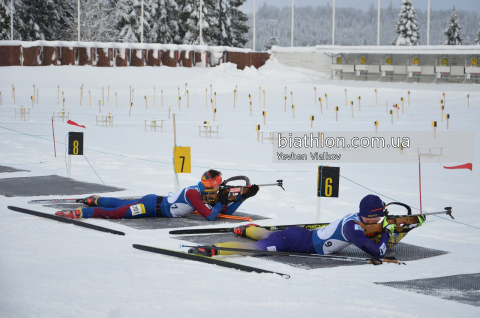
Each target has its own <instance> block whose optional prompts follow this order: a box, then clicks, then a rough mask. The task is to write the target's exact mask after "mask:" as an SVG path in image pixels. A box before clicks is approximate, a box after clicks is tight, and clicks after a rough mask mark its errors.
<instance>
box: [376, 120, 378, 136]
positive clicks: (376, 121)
mask: <svg viewBox="0 0 480 318" xmlns="http://www.w3.org/2000/svg"><path fill="white" fill-rule="evenodd" d="M377 128H378V120H376V121H375V133H377V131H378V130H377Z"/></svg>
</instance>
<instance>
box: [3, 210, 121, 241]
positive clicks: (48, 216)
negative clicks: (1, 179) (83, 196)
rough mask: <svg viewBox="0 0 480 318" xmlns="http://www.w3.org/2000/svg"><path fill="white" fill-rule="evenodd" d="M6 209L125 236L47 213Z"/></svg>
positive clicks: (114, 231)
mask: <svg viewBox="0 0 480 318" xmlns="http://www.w3.org/2000/svg"><path fill="white" fill-rule="evenodd" d="M8 209H10V210H12V211H15V212H20V213H25V214H30V215H35V216H38V217H42V218H46V219H50V220H54V221H58V222H63V223H69V224H73V225H76V226H80V227H85V228H87V229H91V230H96V231H100V232H105V233H112V234H117V235H125V233H123V232H120V231H116V230H112V229H109V228H106V227H102V226H98V225H93V224H89V223H85V222H81V221H76V220H72V219H66V218H63V217H60V216H56V215H53V214H48V213H43V212H38V211H32V210H28V209H24V208H19V207H16V206H8Z"/></svg>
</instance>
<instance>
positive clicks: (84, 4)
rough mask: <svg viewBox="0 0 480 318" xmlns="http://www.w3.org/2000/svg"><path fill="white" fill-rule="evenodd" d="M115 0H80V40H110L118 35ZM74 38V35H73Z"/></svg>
mask: <svg viewBox="0 0 480 318" xmlns="http://www.w3.org/2000/svg"><path fill="white" fill-rule="evenodd" d="M115 6H116V4H115V1H113V0H109V1H102V2H100V1H98V0H82V1H81V4H80V40H81V41H85V42H111V41H112V39H116V38H117V36H118V33H119V32H118V30H116V29H115V26H116V23H115V21H114V18H115V15H114V14H115ZM75 38H76V37H75Z"/></svg>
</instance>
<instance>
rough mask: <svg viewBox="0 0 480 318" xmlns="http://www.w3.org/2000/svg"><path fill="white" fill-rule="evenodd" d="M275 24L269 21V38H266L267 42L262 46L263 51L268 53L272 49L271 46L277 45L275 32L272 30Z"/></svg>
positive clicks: (273, 21)
mask: <svg viewBox="0 0 480 318" xmlns="http://www.w3.org/2000/svg"><path fill="white" fill-rule="evenodd" d="M276 22H277V21H275V20H270V27H271V29H270V32H271V33H270V37H269V38H268V40H267V41H266V42H265V45H264V46H263V49H264V50H265V51H268V50H270V49H271V48H272V46H274V45H278V40H277V37H276V36H275V31H274V30H273V28H274V26H275V25H276Z"/></svg>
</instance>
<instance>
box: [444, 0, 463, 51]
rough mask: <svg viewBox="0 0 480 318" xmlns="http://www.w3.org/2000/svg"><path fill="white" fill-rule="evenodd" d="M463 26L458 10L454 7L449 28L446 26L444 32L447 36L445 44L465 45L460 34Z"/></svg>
mask: <svg viewBox="0 0 480 318" xmlns="http://www.w3.org/2000/svg"><path fill="white" fill-rule="evenodd" d="M461 29H462V27H461V26H460V22H459V21H458V15H457V12H455V7H453V11H452V14H451V15H450V18H449V19H448V28H446V29H445V30H444V31H443V33H445V35H446V36H447V39H446V40H445V42H443V45H463V44H464V43H463V42H464V41H463V38H462V36H461V34H460V30H461Z"/></svg>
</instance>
